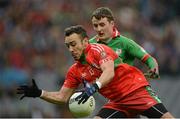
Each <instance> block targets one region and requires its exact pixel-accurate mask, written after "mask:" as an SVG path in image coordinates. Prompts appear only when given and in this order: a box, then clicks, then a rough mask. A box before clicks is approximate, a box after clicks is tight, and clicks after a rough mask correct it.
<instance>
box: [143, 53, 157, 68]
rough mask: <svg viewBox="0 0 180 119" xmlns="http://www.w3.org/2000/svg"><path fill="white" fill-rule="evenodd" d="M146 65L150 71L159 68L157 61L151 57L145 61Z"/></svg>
mask: <svg viewBox="0 0 180 119" xmlns="http://www.w3.org/2000/svg"><path fill="white" fill-rule="evenodd" d="M145 64H146V65H147V66H148V68H149V69H152V68H155V67H158V63H157V61H156V59H154V58H153V57H151V56H150V57H149V58H148V59H147V60H146V61H145Z"/></svg>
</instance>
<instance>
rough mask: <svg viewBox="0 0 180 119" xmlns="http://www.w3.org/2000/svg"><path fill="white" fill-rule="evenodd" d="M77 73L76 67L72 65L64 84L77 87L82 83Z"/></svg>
mask: <svg viewBox="0 0 180 119" xmlns="http://www.w3.org/2000/svg"><path fill="white" fill-rule="evenodd" d="M77 75H78V74H77V73H76V70H75V68H74V67H71V68H70V69H69V70H68V72H67V74H66V78H65V81H64V84H63V86H64V87H67V88H77V87H78V86H79V84H80V81H79V80H78V78H77Z"/></svg>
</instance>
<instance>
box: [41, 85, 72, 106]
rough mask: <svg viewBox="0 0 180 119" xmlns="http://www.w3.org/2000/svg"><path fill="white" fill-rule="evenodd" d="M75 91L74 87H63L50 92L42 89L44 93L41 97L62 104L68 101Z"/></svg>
mask: <svg viewBox="0 0 180 119" xmlns="http://www.w3.org/2000/svg"><path fill="white" fill-rule="evenodd" d="M73 92H74V89H71V88H66V87H62V88H61V89H60V90H59V91H58V92H48V91H44V90H42V94H41V96H40V98H41V99H43V100H46V101H48V102H50V103H54V104H62V103H66V102H67V101H68V100H69V98H70V96H71V95H72V94H73Z"/></svg>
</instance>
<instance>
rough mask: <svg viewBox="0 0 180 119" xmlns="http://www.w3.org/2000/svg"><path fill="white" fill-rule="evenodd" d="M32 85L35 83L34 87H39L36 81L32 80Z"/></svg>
mask: <svg viewBox="0 0 180 119" xmlns="http://www.w3.org/2000/svg"><path fill="white" fill-rule="evenodd" d="M32 83H33V86H35V87H37V85H36V81H35V80H34V79H32Z"/></svg>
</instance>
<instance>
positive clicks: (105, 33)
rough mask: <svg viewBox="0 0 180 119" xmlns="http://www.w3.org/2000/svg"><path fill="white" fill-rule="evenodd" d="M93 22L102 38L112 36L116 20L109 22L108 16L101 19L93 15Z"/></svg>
mask: <svg viewBox="0 0 180 119" xmlns="http://www.w3.org/2000/svg"><path fill="white" fill-rule="evenodd" d="M92 24H93V28H94V30H95V31H96V32H97V35H98V37H99V39H100V40H107V39H109V38H112V34H113V27H114V21H110V22H109V21H108V19H107V18H106V17H104V18H101V19H100V20H98V19H96V18H95V17H93V18H92Z"/></svg>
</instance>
